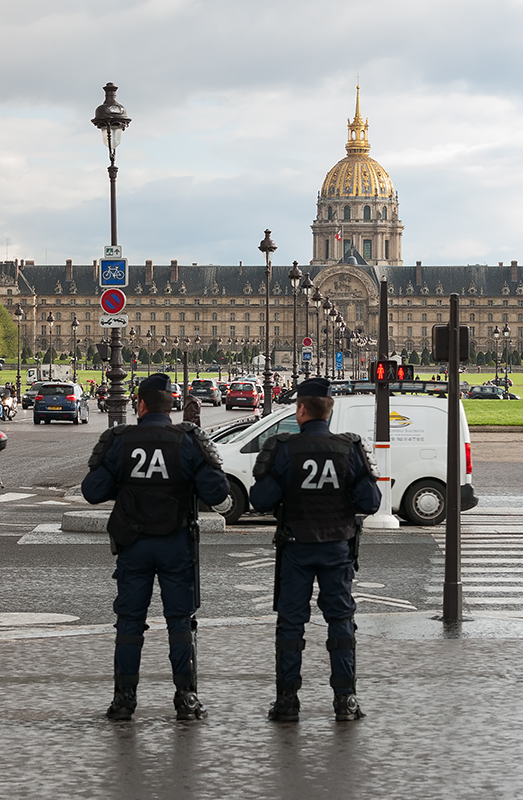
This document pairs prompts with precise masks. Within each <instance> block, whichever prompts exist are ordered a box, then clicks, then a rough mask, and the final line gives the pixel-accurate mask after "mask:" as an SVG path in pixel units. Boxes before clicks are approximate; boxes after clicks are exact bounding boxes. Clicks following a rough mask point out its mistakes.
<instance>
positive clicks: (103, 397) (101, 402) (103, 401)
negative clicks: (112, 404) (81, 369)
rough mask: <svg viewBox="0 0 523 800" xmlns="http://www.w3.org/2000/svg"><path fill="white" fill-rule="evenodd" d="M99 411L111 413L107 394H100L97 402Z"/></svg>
mask: <svg viewBox="0 0 523 800" xmlns="http://www.w3.org/2000/svg"><path fill="white" fill-rule="evenodd" d="M97 405H98V410H99V411H102V413H103V412H106V411H109V406H108V405H107V394H99V395H98V400H97Z"/></svg>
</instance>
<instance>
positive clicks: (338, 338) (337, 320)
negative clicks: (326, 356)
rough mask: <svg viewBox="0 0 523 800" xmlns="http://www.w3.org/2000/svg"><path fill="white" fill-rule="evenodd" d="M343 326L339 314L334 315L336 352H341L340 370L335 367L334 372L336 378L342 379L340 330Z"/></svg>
mask: <svg viewBox="0 0 523 800" xmlns="http://www.w3.org/2000/svg"><path fill="white" fill-rule="evenodd" d="M343 324H344V322H343V317H342V316H341V314H339V313H338V314H337V315H336V319H335V325H336V334H337V335H336V339H337V341H338V350H339V351H341V367H340V369H338V368H337V367H336V372H337V373H338V377H343V376H342V372H343V347H342V346H341V328H342V325H343Z"/></svg>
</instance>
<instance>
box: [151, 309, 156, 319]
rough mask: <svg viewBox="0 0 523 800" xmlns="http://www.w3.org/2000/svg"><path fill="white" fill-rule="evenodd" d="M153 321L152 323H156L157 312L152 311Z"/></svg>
mask: <svg viewBox="0 0 523 800" xmlns="http://www.w3.org/2000/svg"><path fill="white" fill-rule="evenodd" d="M151 320H152V322H156V311H151Z"/></svg>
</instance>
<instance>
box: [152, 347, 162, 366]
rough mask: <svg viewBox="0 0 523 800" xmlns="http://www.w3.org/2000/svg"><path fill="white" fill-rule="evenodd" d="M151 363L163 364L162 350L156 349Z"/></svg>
mask: <svg viewBox="0 0 523 800" xmlns="http://www.w3.org/2000/svg"><path fill="white" fill-rule="evenodd" d="M151 361H152V363H153V364H163V350H161V349H158V350H157V351H156V353H154V355H153V357H152V359H151Z"/></svg>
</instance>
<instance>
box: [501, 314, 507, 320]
mask: <svg viewBox="0 0 523 800" xmlns="http://www.w3.org/2000/svg"><path fill="white" fill-rule="evenodd" d="M502 322H508V314H503V317H502Z"/></svg>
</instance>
